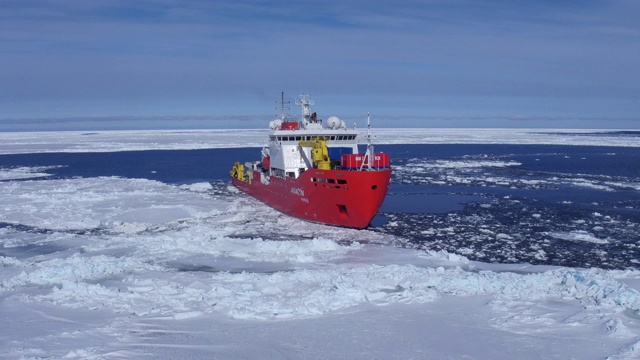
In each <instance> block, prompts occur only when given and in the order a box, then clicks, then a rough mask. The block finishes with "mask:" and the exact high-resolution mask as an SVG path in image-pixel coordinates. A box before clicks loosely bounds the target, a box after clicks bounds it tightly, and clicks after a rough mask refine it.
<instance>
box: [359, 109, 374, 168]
mask: <svg viewBox="0 0 640 360" xmlns="http://www.w3.org/2000/svg"><path fill="white" fill-rule="evenodd" d="M372 138H373V136H372V135H371V113H367V151H366V152H365V161H363V162H362V167H361V168H360V169H361V170H362V168H363V167H364V166H365V165H366V166H367V167H368V168H369V169H373V143H372V141H371V139H372Z"/></svg>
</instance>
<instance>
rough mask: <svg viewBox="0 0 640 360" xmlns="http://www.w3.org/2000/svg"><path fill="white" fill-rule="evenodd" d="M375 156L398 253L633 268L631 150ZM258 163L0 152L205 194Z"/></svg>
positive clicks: (18, 160) (637, 217) (471, 149)
mask: <svg viewBox="0 0 640 360" xmlns="http://www.w3.org/2000/svg"><path fill="white" fill-rule="evenodd" d="M621 136H624V134H622V135H621ZM376 150H377V151H384V152H388V153H390V155H391V159H392V160H391V164H392V167H393V168H394V174H393V178H392V184H391V188H390V190H389V194H388V196H387V198H386V200H385V202H384V204H383V206H382V208H381V209H380V213H379V215H378V216H376V218H374V220H373V221H372V224H371V227H370V229H371V230H373V231H377V232H381V233H388V234H394V235H398V236H401V237H403V238H406V239H407V240H408V241H407V243H406V244H407V245H406V246H411V247H416V248H420V249H427V250H446V251H449V252H453V253H458V254H462V255H464V256H467V257H468V258H470V259H473V260H481V261H487V262H509V263H513V262H518V263H521V262H527V263H534V264H552V265H566V266H579V267H591V266H595V267H602V268H637V267H640V166H639V165H640V148H623V147H606V146H602V147H597V146H548V145H526V146H524V145H523V146H516V145H388V146H383V145H378V146H377V147H376ZM258 157H259V149H257V148H242V149H210V150H184V151H135V152H114V153H50V154H21V155H0V168H12V167H21V166H58V167H56V168H53V169H49V170H47V172H48V173H50V174H52V175H51V176H50V177H48V178H43V179H42V180H46V179H51V178H70V177H97V176H120V177H125V178H145V179H151V180H157V181H161V182H165V183H170V184H191V183H197V182H211V183H212V184H213V185H214V190H213V191H215V192H217V193H225V192H228V191H229V190H228V186H227V185H228V183H229V170H230V167H231V165H232V164H233V162H234V161H242V162H244V161H250V160H255V159H257V158H258ZM29 181H34V180H29ZM36 181H38V180H36ZM0 185H1V183H0ZM229 196H232V194H229ZM234 196H235V195H234Z"/></svg>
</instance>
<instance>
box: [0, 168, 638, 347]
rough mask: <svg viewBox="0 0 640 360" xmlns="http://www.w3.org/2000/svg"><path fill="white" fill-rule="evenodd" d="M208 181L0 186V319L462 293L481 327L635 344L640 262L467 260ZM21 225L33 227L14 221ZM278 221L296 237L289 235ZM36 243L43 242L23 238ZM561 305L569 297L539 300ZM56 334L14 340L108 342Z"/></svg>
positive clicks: (201, 312)
mask: <svg viewBox="0 0 640 360" xmlns="http://www.w3.org/2000/svg"><path fill="white" fill-rule="evenodd" d="M211 189H212V188H211V184H192V185H182V186H171V185H166V184H162V183H159V182H155V181H150V180H142V179H123V178H117V177H101V178H92V179H82V178H76V179H64V180H59V179H58V180H39V181H18V182H10V183H5V184H3V186H2V187H0V198H2V199H3V202H2V203H1V204H0V214H1V215H0V217H1V219H0V221H2V222H4V223H5V224H9V225H8V226H5V227H4V228H1V229H0V238H1V239H2V241H3V242H2V248H0V264H1V267H0V279H1V280H0V298H2V299H3V300H4V301H3V302H2V303H0V314H2V316H3V319H4V320H9V321H12V319H13V320H15V319H19V318H21V317H22V316H26V315H21V313H14V312H11V311H8V309H9V307H10V306H12V305H11V304H14V303H17V304H20V306H21V307H23V308H27V309H39V308H41V307H43V306H44V307H47V308H48V309H55V311H56V312H59V313H61V314H62V315H61V318H66V319H70V320H65V324H67V325H65V326H76V327H77V328H80V327H81V325H79V324H81V323H82V324H87V320H83V321H79V320H80V318H79V317H78V316H84V315H74V314H86V312H87V311H93V312H96V313H98V312H99V314H102V315H101V317H100V319H106V320H100V321H107V324H106V325H105V324H104V323H103V322H96V323H95V325H92V326H94V328H92V329H90V332H89V333H90V334H99V335H98V336H97V337H93V338H92V340H91V341H92V344H94V343H95V342H96V340H95V339H96V338H98V339H100V338H101V339H106V340H105V342H108V343H116V344H119V343H122V339H125V338H126V339H129V338H130V336H133V335H131V334H130V332H129V330H127V329H130V328H131V327H135V326H137V324H139V321H151V320H154V319H155V320H157V319H163V320H165V321H174V322H175V323H170V324H172V325H170V326H172V327H176V326H181V325H179V324H181V323H185V322H189V321H197V320H198V319H209V318H210V317H212V316H220V315H222V316H224V317H227V318H231V319H242V321H261V322H263V323H264V322H265V321H273V320H278V319H281V320H283V319H287V320H289V321H292V320H296V321H313V320H310V319H318V318H325V317H326V316H330V315H331V314H344V313H345V312H347V313H349V314H353V315H352V316H354V318H353V319H354V321H359V322H361V321H364V320H363V319H365V318H367V317H368V315H367V313H366V312H362V311H363V310H362V309H365V308H366V307H367V306H376V307H381V308H387V309H394V310H393V312H392V313H395V312H399V313H403V311H416V314H421V311H428V310H422V309H430V308H425V306H427V304H435V303H437V304H441V305H438V306H445V305H442V304H445V303H451V299H456V300H460V301H464V304H476V303H477V302H478V301H479V299H483V300H482V301H483V302H484V306H483V308H482V309H478V308H477V306H475V305H474V306H471V305H468V306H467V307H460V303H459V302H453V303H455V304H458V305H455V306H456V307H455V308H454V307H452V308H449V307H446V306H445V310H443V311H445V313H446V312H450V313H451V314H452V315H450V316H452V317H454V318H455V317H456V316H458V315H455V314H456V311H458V312H459V311H464V313H463V316H462V317H463V318H465V319H471V320H465V321H474V322H476V324H482V325H481V326H478V329H479V330H476V331H477V332H478V333H480V332H485V331H487V330H486V328H487V327H488V328H495V329H500V332H498V333H496V336H503V337H506V336H514V335H506V334H513V333H522V334H523V336H525V337H527V336H530V334H536V333H540V332H541V331H545V335H544V336H547V337H550V338H559V337H563V336H568V334H575V331H576V329H580V330H581V331H582V332H583V333H584V334H585V335H584V336H585V337H586V339H587V340H585V341H591V340H589V339H590V338H597V339H598V344H600V343H601V342H604V343H606V348H607V349H614V350H613V352H611V353H610V354H611V358H612V359H622V358H624V357H625V356H636V355H638V350H637V348H638V346H637V343H638V339H639V336H640V335H639V334H640V332H639V327H638V326H637V325H634V323H633V321H635V320H633V319H634V317H637V316H640V314H639V311H640V294H639V293H638V291H637V289H634V288H633V287H637V286H640V285H639V284H638V283H637V282H636V281H635V280H636V279H637V278H639V277H640V271H631V270H629V271H604V270H599V269H571V268H550V267H545V266H528V265H523V264H520V265H500V264H484V263H477V262H471V261H469V260H468V259H466V258H464V257H462V256H458V255H453V254H448V253H446V252H421V251H416V250H412V249H403V248H398V247H395V246H389V244H392V243H393V242H394V241H397V239H393V238H391V237H389V236H388V235H384V236H382V235H380V234H377V233H373V232H371V231H366V230H365V231H357V230H350V229H335V228H331V227H326V226H322V225H318V224H308V223H305V222H302V221H298V220H295V219H291V218H288V217H286V216H282V215H280V214H278V213H277V212H274V211H272V210H271V209H269V208H268V207H266V206H264V205H262V204H259V203H257V202H255V201H253V200H252V199H250V198H247V197H243V196H237V197H232V198H229V197H227V198H224V197H220V196H218V195H215V193H216V192H212V191H211ZM230 191H231V190H230ZM156 215H157V216H156ZM25 226H26V227H27V230H26V231H25V230H21V229H20V228H18V227H25ZM283 233H286V234H285V235H287V236H288V238H287V239H296V240H295V241H289V240H287V239H285V240H281V239H280V236H282V235H283ZM256 234H262V236H261V237H260V236H255V235H256ZM556 235H558V234H556ZM578 235H579V234H578ZM309 236H311V237H309ZM558 236H560V235H558ZM27 245H36V246H43V247H44V246H47V245H50V250H49V251H47V252H38V250H37V248H31V247H29V248H28V249H29V250H21V249H27ZM31 249H35V250H31ZM442 300H445V302H442ZM410 304H413V305H420V306H421V307H419V308H414V307H409V306H410ZM557 304H562V306H563V308H564V309H565V310H563V311H562V312H557V313H548V312H547V313H545V311H546V310H548V309H549V308H552V307H554V306H557ZM398 305H403V306H407V307H405V308H403V309H412V310H403V309H399V308H395V307H394V306H398ZM416 309H420V310H416ZM460 309H464V310H460ZM49 311H51V310H49ZM383 311H384V310H383ZM476 311H482V313H483V314H485V315H483V316H486V317H487V319H488V320H484V319H485V318H484V317H476V315H477V314H476V313H475V312H476ZM360 312H362V313H361V314H362V315H358V314H360ZM383 313H384V314H389V313H388V312H383ZM487 313H488V314H490V315H486V314H487ZM567 313H569V315H567ZM106 314H111V315H106ZM627 314H631V315H627ZM385 316H386V315H385ZM407 316H409V315H407ZM431 316H433V315H431ZM109 319H110V320H109ZM327 319H333V320H331V321H333V322H335V321H337V320H336V319H337V318H327ZM96 321H98V320H96ZM376 321H379V322H377V324H382V322H383V321H388V318H386V317H382V318H380V319H378V320H376ZM75 323H77V324H78V325H72V324H75ZM54 324H58V325H56V326H61V325H59V323H57V322H54ZM198 324H200V323H198ZM270 324H271V323H270ZM402 324H404V323H402ZM594 324H601V325H597V326H596V325H594ZM82 326H88V325H82ZM199 326H202V325H199ZM269 326H277V322H276V323H273V325H269ZM398 326H401V325H400V323H398ZM402 326H403V327H404V326H405V325H402ZM425 326H426V325H425ZM541 326H542V328H541ZM118 329H120V330H118ZM483 329H485V330H483ZM597 329H600V330H597ZM352 330H355V329H351V330H348V331H352ZM358 330H361V329H358ZM414 330H416V331H417V329H414ZM43 331H44V330H43ZM141 331H142V330H141ZM394 331H397V332H398V333H395V332H392V333H390V334H389V335H388V336H392V337H394V338H397V339H398V340H400V339H403V338H407V334H403V333H402V331H403V330H401V329H400V328H398V329H396V330H394ZM449 331H453V330H449ZM55 333H56V331H55V326H54V328H53V329H52V330H51V331H50V332H48V333H47V334H48V335H47V337H44V338H43V337H39V338H38V339H50V340H52V341H46V342H43V344H42V345H34V344H39V343H40V341H41V340H38V339H36V338H33V337H31V335H29V334H27V333H24V334H23V335H21V337H18V338H17V339H14V340H13V341H12V342H11V344H10V353H11V354H13V355H17V357H20V356H30V354H31V355H34V356H42V355H43V354H46V353H47V351H53V353H54V354H58V355H60V354H61V355H60V356H64V355H68V356H69V357H73V356H76V357H82V356H84V355H87V356H100V355H101V354H105V353H107V352H111V351H114V350H113V345H108V346H107V345H106V344H105V343H102V344H100V343H98V344H97V345H96V346H89V345H82V346H79V345H78V344H77V341H76V340H78V339H84V337H83V336H84V335H82V333H81V332H78V331H76V332H68V333H64V334H62V335H57V334H55ZM149 334H150V333H148V334H147V335H145V336H148V335H149ZM498 334H502V335H498ZM603 334H604V335H605V337H603ZM0 335H1V336H3V337H4V338H11V337H10V336H9V335H8V334H4V335H2V334H0ZM289 335H290V334H289ZM90 336H94V335H90ZM319 336H326V335H322V334H319ZM451 336H454V335H453V332H452V335H451ZM287 337H288V336H287ZM114 339H118V340H114ZM510 339H511V338H510ZM127 341H133V340H127ZM137 341H138V342H140V341H142V342H143V343H144V340H137ZM469 341H473V339H469ZM52 344H57V345H55V346H54V345H52ZM433 345H434V344H431V346H433ZM39 346H40V347H39ZM599 346H600V345H599ZM50 347H53V348H50ZM374 348H375V346H374ZM43 349H48V350H47V351H45V350H43ZM378 350H380V349H378ZM117 351H120V350H117ZM159 351H160V350H159ZM135 354H136V355H140V353H135ZM325 354H326V352H325ZM347 355H348V356H351V357H358V356H354V355H355V354H354V353H348V354H347ZM167 356H168V355H167ZM168 357H170V356H168Z"/></svg>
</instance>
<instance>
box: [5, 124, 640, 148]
mask: <svg viewBox="0 0 640 360" xmlns="http://www.w3.org/2000/svg"><path fill="white" fill-rule="evenodd" d="M362 132H363V134H364V133H365V132H366V130H362ZM267 133H268V130H267V129H260V130H246V129H244V130H164V131H161V130H153V131H144V130H135V131H134V130H131V131H97V132H81V131H65V132H0V154H23V153H42V152H109V151H135V150H192V149H212V148H232V147H233V148H238V147H260V146H262V145H264V144H266V143H265V141H266V140H265V139H266V135H267ZM62 134H63V135H64V136H62ZM374 134H384V136H382V135H381V136H379V137H377V138H376V139H375V142H376V143H377V144H517V145H522V144H548V145H596V146H602V145H606V146H631V147H638V146H640V141H638V138H637V137H625V136H616V135H615V130H576V129H570V130H558V129H548V130H545V129H383V128H378V129H374ZM362 138H364V137H363V136H362Z"/></svg>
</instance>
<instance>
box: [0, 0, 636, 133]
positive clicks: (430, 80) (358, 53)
mask: <svg viewBox="0 0 640 360" xmlns="http://www.w3.org/2000/svg"><path fill="white" fill-rule="evenodd" d="M639 18H640V2H638V1H635V0H628V1H627V0H610V1H593V0H586V1H551V0H548V1H547V0H542V1H498V0H496V1H471V0H446V1H445V0H432V1H428V0H427V1H402V2H398V1H377V0H373V1H338V0H335V1H334V0H328V1H296V2H287V1H278V0H275V1H268V2H267V1H257V0H240V1H205V0H185V1H169V0H158V1H124V0H122V1H119V0H113V1H83V0H68V1H58V0H32V1H21V0H18V1H13V0H3V1H2V2H1V3H0V22H1V26H2V31H1V32H0V53H1V54H2V55H1V56H0V131H19V130H51V129H59V130H71V129H90V128H106V129H118V128H164V127H166V128H172V127H177V128H199V127H204V128H211V127H213V128H215V127H222V128H228V127H231V128H261V127H265V126H266V124H267V123H268V121H269V120H270V119H272V118H273V117H274V116H275V115H276V114H277V109H276V108H277V101H278V100H279V98H280V92H281V91H284V92H285V96H286V99H287V100H293V99H294V98H295V97H296V96H297V95H298V94H299V93H301V92H305V93H308V94H310V96H311V97H312V98H313V99H314V100H315V104H316V106H315V108H314V110H316V111H317V112H318V114H319V115H320V117H323V118H326V117H328V116H329V115H338V116H340V117H341V118H343V119H345V120H346V121H347V122H348V123H351V122H355V121H357V122H358V123H360V124H364V121H365V119H366V114H367V113H368V112H370V113H371V114H372V119H373V121H374V123H375V122H376V121H377V124H378V126H381V127H558V128H616V129H617V128H624V129H629V128H632V129H633V128H638V125H640V21H638V20H637V19H639ZM291 106H292V109H291V111H290V112H291V113H292V114H293V115H297V114H298V113H299V110H298V109H297V108H296V107H295V106H294V105H293V104H291Z"/></svg>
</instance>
